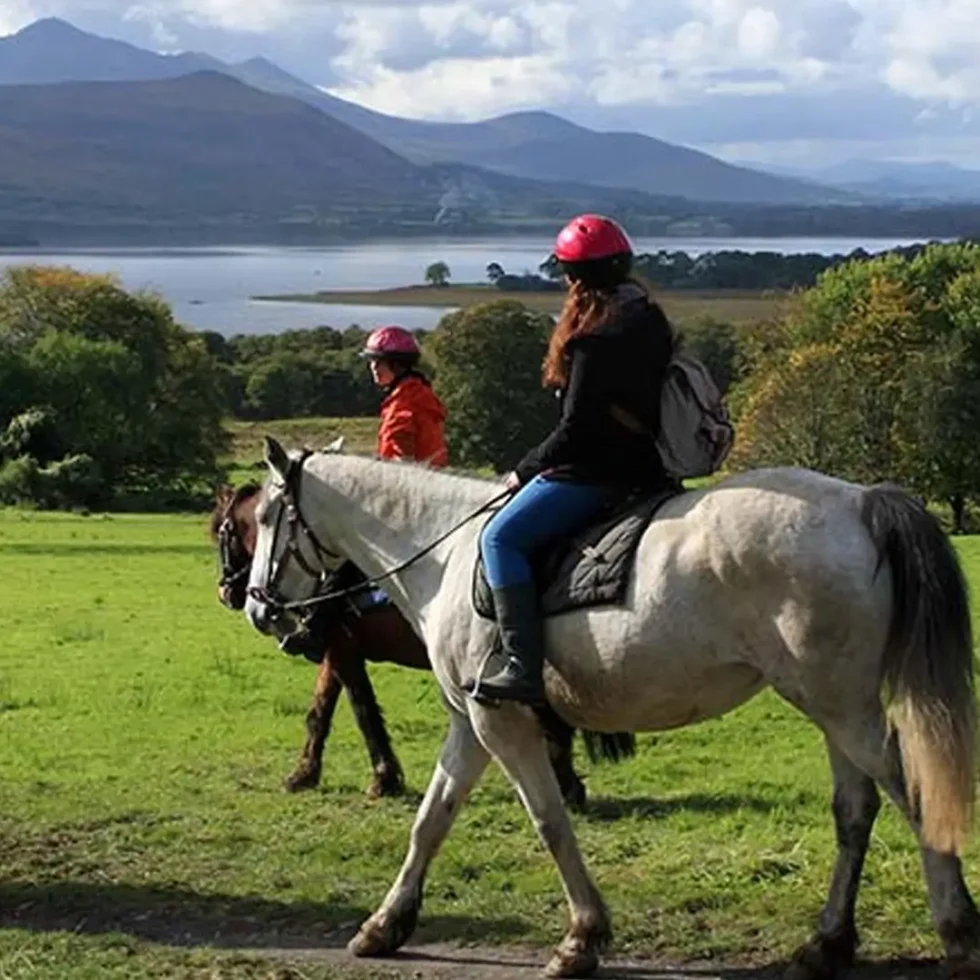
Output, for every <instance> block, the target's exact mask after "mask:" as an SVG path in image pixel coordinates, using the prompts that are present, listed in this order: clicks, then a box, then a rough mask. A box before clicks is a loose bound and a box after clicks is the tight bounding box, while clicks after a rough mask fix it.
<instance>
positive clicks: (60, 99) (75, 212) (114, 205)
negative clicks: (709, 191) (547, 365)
mask: <svg viewBox="0 0 980 980" xmlns="http://www.w3.org/2000/svg"><path fill="white" fill-rule="evenodd" d="M590 208H595V209H598V210H610V211H613V212H616V213H620V212H623V213H630V214H633V215H637V216H643V215H647V216H651V215H655V216H658V220H660V221H668V220H669V219H665V218H664V215H675V216H679V217H688V216H689V211H690V206H689V205H688V204H686V202H683V201H678V200H676V199H675V200H671V199H662V198H654V197H651V196H650V195H645V194H642V193H639V192H637V191H622V190H616V189H605V188H595V187H589V186H579V185H574V184H567V183H566V184H563V183H555V182H549V183H544V182H538V181H530V180H525V179H522V178H515V177H509V176H507V175H503V174H497V173H493V172H490V171H481V170H479V169H477V168H475V167H468V166H465V165H459V164H446V165H439V166H429V167H422V166H419V165H417V164H414V163H411V162H410V161H408V160H406V159H404V158H403V157H400V156H398V154H396V153H394V152H393V151H392V150H389V149H388V148H387V147H384V146H382V145H381V144H380V143H377V142H375V141H374V140H372V139H371V138H370V137H368V136H366V135H365V134H363V133H361V132H359V131H358V130H356V129H353V128H351V127H349V126H347V125H346V124H345V123H342V122H340V121H339V120H337V119H334V118H333V117H332V116H329V115H327V114H326V113H323V112H319V111H318V110H316V109H314V108H313V107H312V106H309V105H307V104H305V103H304V102H300V101H298V100H296V99H292V98H289V97H286V96H280V95H273V94H271V93H268V92H262V91H259V90H258V89H255V88H252V87H251V86H249V85H246V84H244V83H243V82H240V81H238V80H237V79H234V78H231V77H230V76H228V75H227V74H224V73H219V72H212V71H206V72H197V73H194V74H192V75H182V76H179V77H177V78H170V79H162V80H155V81H141V82H65V83H59V84H50V85H26V86H0V219H2V220H3V221H5V222H8V223H10V222H18V221H19V222H23V221H30V220H34V221H41V222H61V223H68V224H72V223H74V224H79V225H85V224H91V225H99V226H105V225H112V226H122V225H143V226H148V225H154V224H161V223H167V222H170V223H175V222H176V223H182V224H183V225H185V226H187V225H208V224H211V225H214V224H221V225H223V226H226V227H232V226H236V227H238V226H243V225H248V224H249V223H254V222H273V223H276V222H278V223H293V224H295V225H297V226H299V225H304V226H306V227H309V228H313V227H316V228H319V229H320V233H321V234H324V233H327V234H328V233H329V232H330V230H331V228H333V229H335V230H336V229H337V228H350V227H357V228H360V229H361V230H371V229H373V230H375V231H378V230H381V231H385V230H388V231H390V230H392V229H393V228H394V227H396V226H397V227H399V228H400V229H401V230H406V229H407V230H408V231H412V230H413V229H414V230H415V232H416V233H418V232H420V231H424V230H425V229H426V228H428V229H429V230H430V231H431V230H432V229H433V225H434V223H442V224H449V225H454V224H461V223H463V224H469V225H473V224H474V223H476V224H479V223H481V222H482V223H484V224H487V223H490V224H493V223H496V224H497V225H498V226H499V225H500V224H501V223H503V224H506V223H507V222H513V223H516V224H518V225H519V224H520V223H521V222H525V221H527V219H529V218H533V217H537V218H539V219H541V220H542V221H547V222H548V223H549V224H554V223H555V222H557V221H558V220H559V218H560V216H563V215H567V214H569V213H571V212H574V211H575V210H580V209H581V210H585V209H590Z"/></svg>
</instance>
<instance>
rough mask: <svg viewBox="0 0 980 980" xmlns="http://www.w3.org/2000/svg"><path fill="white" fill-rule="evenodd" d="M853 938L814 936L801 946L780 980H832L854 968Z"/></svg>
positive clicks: (855, 945)
mask: <svg viewBox="0 0 980 980" xmlns="http://www.w3.org/2000/svg"><path fill="white" fill-rule="evenodd" d="M856 948H857V937H856V936H842V937H834V938H831V937H829V936H818V937H816V938H814V939H811V940H810V941H809V942H808V943H806V944H805V945H803V946H801V947H800V948H799V949H798V950H797V951H796V952H795V953H794V954H793V956H792V959H791V960H790V963H789V966H788V967H787V968H786V971H785V972H784V973H783V980H835V978H836V977H839V976H842V975H843V974H844V973H846V972H847V971H848V970H849V969H850V968H851V967H852V966H853V965H854V953H855V950H856Z"/></svg>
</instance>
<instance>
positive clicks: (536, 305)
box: [253, 284, 785, 323]
mask: <svg viewBox="0 0 980 980" xmlns="http://www.w3.org/2000/svg"><path fill="white" fill-rule="evenodd" d="M655 295H656V297H657V299H658V300H660V302H661V303H662V304H663V307H664V309H665V310H666V312H667V315H668V316H670V317H671V318H672V319H674V320H676V321H677V322H680V323H683V322H684V321H685V320H690V319H694V318H696V317H702V316H706V317H714V318H715V319H717V320H724V321H728V322H732V323H743V322H748V321H755V320H762V319H766V318H767V317H771V316H775V315H776V314H777V313H778V311H779V309H780V306H781V305H782V304H783V303H785V296H781V295H779V294H770V293H761V292H755V291H750V290H746V291H741V290H714V291H712V290H707V291H701V292H695V291H693V290H691V291H680V290H677V291H674V292H660V291H656V290H655ZM253 298H254V299H260V300H275V301H277V302H282V301H290V302H297V303H335V304H338V305H344V306H427V307H435V308H445V309H449V308H455V307H467V306H473V305H475V304H477V303H486V302H489V301H490V300H500V299H511V300H517V301H518V302H519V303H523V304H524V305H525V306H528V307H530V308H531V309H535V310H542V311H544V312H545V313H557V312H558V311H559V309H560V308H561V304H562V301H563V299H564V294H563V293H560V292H559V293H509V292H504V291H503V290H500V289H497V288H495V287H493V286H487V285H477V284H472V285H464V284H460V285H456V286H447V287H435V286H402V287H398V288H395V289H377V290H361V291H352V290H349V291H337V290H331V291H325V292H318V293H293V294H289V295H280V296H255V297H253Z"/></svg>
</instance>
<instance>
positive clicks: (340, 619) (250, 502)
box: [210, 483, 635, 806]
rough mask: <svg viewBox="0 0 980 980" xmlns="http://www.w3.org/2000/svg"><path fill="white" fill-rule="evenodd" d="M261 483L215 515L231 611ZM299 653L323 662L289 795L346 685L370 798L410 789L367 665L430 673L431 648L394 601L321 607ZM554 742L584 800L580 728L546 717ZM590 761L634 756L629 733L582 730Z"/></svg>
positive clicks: (220, 501) (249, 548)
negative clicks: (576, 751)
mask: <svg viewBox="0 0 980 980" xmlns="http://www.w3.org/2000/svg"><path fill="white" fill-rule="evenodd" d="M260 491H261V487H260V486H259V485H258V484H254V483H250V484H246V485H245V486H242V487H240V488H239V489H238V490H237V491H236V490H232V489H231V488H230V487H225V488H222V489H221V490H220V491H219V492H218V495H217V506H216V507H215V509H214V512H213V514H212V515H211V525H210V528H211V537H212V540H213V541H215V542H216V544H217V545H218V548H219V553H220V558H221V566H222V568H221V581H220V582H219V586H218V597H219V599H220V600H221V602H222V603H223V604H224V605H225V606H227V607H228V608H229V609H235V610H240V609H243V608H244V606H245V590H246V587H247V585H248V576H249V572H250V570H251V560H252V554H253V552H254V549H255V537H256V525H255V507H256V505H257V503H258V500H259V494H260ZM341 574H346V576H347V580H346V581H343V582H338V583H336V585H337V587H345V586H347V585H352V584H354V583H355V582H356V581H357V580H358V577H359V573H358V572H357V570H356V569H355V568H354V567H353V566H346V569H345V571H344V572H342V573H341ZM286 652H287V653H294V654H295V653H300V654H302V655H303V656H305V657H306V658H307V659H309V660H312V661H314V662H316V663H318V664H319V669H318V671H317V677H316V683H315V685H314V688H313V701H312V703H311V705H310V710H309V712H308V713H307V715H306V730H307V738H306V744H305V745H304V746H303V751H302V753H301V755H300V759H299V763H298V765H297V767H296V769H295V770H294V772H293V773H292V774H291V775H290V776H289V777H288V778H287V779H286V788H287V789H288V790H289V791H290V792H298V791H300V790H304V789H313V788H315V787H316V786H317V785H318V784H319V782H320V774H321V771H322V765H323V762H322V760H323V749H324V746H325V744H326V740H327V736H328V735H329V734H330V724H331V721H332V720H333V713H334V710H335V708H336V706H337V700H338V699H339V697H340V692H341V689H346V691H347V696H348V698H349V700H350V704H351V708H352V709H353V711H354V718H355V719H356V721H357V725H358V727H359V728H360V730H361V734H362V735H363V737H364V742H365V744H366V745H367V749H368V755H369V756H370V758H371V768H372V770H373V772H374V777H373V779H372V781H371V784H370V786H369V787H368V790H367V792H368V795H370V796H372V797H379V796H396V795H398V794H400V793H402V792H403V791H404V788H405V782H404V775H403V773H402V768H401V764H400V763H399V761H398V757H397V756H396V755H395V752H394V749H393V748H392V747H391V741H390V739H389V738H388V731H387V728H386V727H385V722H384V716H383V714H382V711H381V708H380V706H379V705H378V702H377V698H376V697H375V694H374V688H373V687H372V686H371V681H370V679H369V677H368V673H367V668H366V664H367V663H368V662H370V663H391V664H397V665H399V666H401V667H411V668H413V669H415V670H426V671H431V669H432V666H431V664H430V663H429V657H428V653H427V651H426V648H425V645H424V644H423V643H422V641H421V640H420V639H419V638H418V636H417V635H416V634H415V632H414V631H413V630H412V628H411V627H410V626H409V624H408V622H407V620H406V619H405V617H404V616H402V614H401V613H400V612H399V611H398V609H397V608H396V607H395V606H394V605H392V604H389V603H380V604H374V605H371V606H370V607H369V608H367V609H361V608H357V607H356V606H355V604H354V603H352V602H351V601H350V600H338V601H337V602H336V603H330V604H328V605H324V606H322V607H320V609H319V610H318V611H317V614H316V616H315V617H314V619H313V621H312V623H311V624H310V627H309V632H308V637H307V640H306V642H305V643H304V644H302V645H301V646H300V647H298V648H288V647H287V648H286ZM547 727H548V731H547V736H548V743H549V752H550V755H551V760H552V765H553V767H554V770H555V774H556V776H557V777H558V782H559V785H560V786H561V791H562V795H563V797H564V798H565V801H566V802H567V803H568V804H569V805H573V806H581V805H583V804H584V803H585V798H586V794H585V786H584V785H583V784H582V781H581V779H579V777H578V775H577V774H576V772H575V768H574V766H573V764H572V740H573V737H574V734H575V730H574V729H573V728H571V727H569V726H568V725H566V724H565V723H564V722H562V721H561V720H560V719H558V717H557V716H555V717H554V718H553V719H551V718H549V719H548V726H547ZM583 734H584V739H585V743H586V747H587V750H588V753H589V756H590V758H592V759H593V760H596V759H598V758H605V759H611V760H613V761H616V760H618V759H620V758H626V757H628V756H630V755H632V754H633V752H634V750H635V741H634V739H633V737H632V736H631V735H605V734H603V735H595V734H593V733H591V732H588V733H583Z"/></svg>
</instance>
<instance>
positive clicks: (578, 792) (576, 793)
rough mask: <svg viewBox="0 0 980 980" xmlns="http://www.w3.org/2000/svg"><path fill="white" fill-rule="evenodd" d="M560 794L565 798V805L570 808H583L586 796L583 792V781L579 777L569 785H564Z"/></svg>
mask: <svg viewBox="0 0 980 980" xmlns="http://www.w3.org/2000/svg"><path fill="white" fill-rule="evenodd" d="M561 795H562V798H563V799H564V800H565V806H567V807H568V808H569V809H570V810H582V809H584V808H585V804H586V802H587V799H588V797H587V795H586V792H585V783H583V782H582V780H581V779H577V780H576V781H575V782H574V783H572V784H571V785H569V786H566V787H565V788H564V789H563V790H562V794H561Z"/></svg>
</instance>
